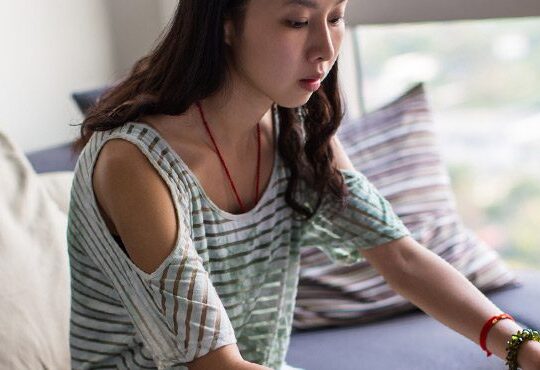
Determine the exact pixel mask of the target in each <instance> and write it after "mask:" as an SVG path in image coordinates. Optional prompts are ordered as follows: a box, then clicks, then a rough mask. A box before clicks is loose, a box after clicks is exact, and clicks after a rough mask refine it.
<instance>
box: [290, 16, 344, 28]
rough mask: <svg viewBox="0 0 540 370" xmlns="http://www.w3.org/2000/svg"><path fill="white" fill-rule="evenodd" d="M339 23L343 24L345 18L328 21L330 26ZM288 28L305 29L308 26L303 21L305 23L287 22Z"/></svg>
mask: <svg viewBox="0 0 540 370" xmlns="http://www.w3.org/2000/svg"><path fill="white" fill-rule="evenodd" d="M340 22H345V18H344V17H337V18H334V19H332V20H331V21H330V23H332V24H339V23H340ZM287 23H288V25H289V27H292V28H302V27H305V26H307V25H308V22H307V21H305V22H297V21H287Z"/></svg>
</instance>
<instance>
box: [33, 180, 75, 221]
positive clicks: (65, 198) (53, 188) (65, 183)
mask: <svg viewBox="0 0 540 370" xmlns="http://www.w3.org/2000/svg"><path fill="white" fill-rule="evenodd" d="M38 176H39V178H40V179H41V182H42V184H43V185H45V188H46V189H47V192H48V193H49V195H50V196H51V198H52V199H53V201H54V202H55V203H56V205H57V206H58V208H60V210H61V211H62V212H63V213H65V214H66V215H67V214H68V211H69V199H70V192H71V184H72V182H73V171H58V172H45V173H40V174H38Z"/></svg>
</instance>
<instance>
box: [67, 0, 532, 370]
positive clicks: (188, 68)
mask: <svg viewBox="0 0 540 370" xmlns="http://www.w3.org/2000/svg"><path fill="white" fill-rule="evenodd" d="M346 6H347V0H338V1H336V0H275V1H267V0H232V1H225V0H207V1H204V2H203V1H201V0H182V1H180V2H179V5H178V8H177V10H176V14H175V17H174V20H173V22H172V24H171V26H170V28H169V30H168V32H167V33H166V34H165V36H164V37H163V39H162V40H161V42H160V43H159V44H158V45H157V46H156V48H155V49H154V50H153V51H152V52H151V53H150V54H149V55H148V56H146V57H145V58H143V59H141V60H140V61H139V62H138V63H136V64H135V66H134V68H133V70H132V71H131V73H130V74H129V75H128V76H127V77H126V78H125V79H124V80H123V81H121V82H120V83H119V84H118V85H116V86H114V87H113V88H112V89H111V90H110V91H108V93H107V94H106V95H105V96H104V97H103V98H102V99H101V100H100V101H99V103H98V104H97V105H96V106H95V107H94V108H93V109H92V111H91V112H90V113H89V115H88V116H87V118H86V119H85V121H84V122H83V125H82V128H81V138H80V139H79V140H78V141H77V143H76V145H75V147H77V148H84V149H83V150H82V152H81V155H80V157H79V161H78V163H77V168H76V170H75V180H74V183H73V190H72V199H71V205H70V214H69V225H68V244H69V251H70V257H71V273H72V321H71V353H72V363H73V367H74V368H90V367H99V368H107V367H110V368H156V367H157V368H159V369H165V368H174V369H186V368H189V369H190V370H192V369H268V368H272V369H280V368H285V366H286V365H285V363H284V357H285V354H286V351H287V346H288V341H289V335H290V330H291V322H292V315H293V308H294V298H295V294H296V284H297V279H298V267H299V249H300V248H301V247H302V246H307V245H310V246H313V245H316V246H318V247H319V248H321V249H323V250H324V251H325V252H326V253H327V254H328V256H329V257H330V258H332V259H333V260H334V261H336V262H340V263H354V262H358V261H360V260H361V259H362V258H366V259H367V260H368V262H369V263H371V264H372V265H373V266H374V267H375V268H376V269H377V270H378V271H379V272H380V273H381V274H382V275H383V276H384V277H385V279H386V280H387V281H388V282H389V283H390V284H391V285H392V286H393V287H394V288H395V289H396V290H397V291H398V292H399V293H401V294H403V295H404V296H406V297H407V298H409V299H410V300H411V301H412V302H414V303H415V304H417V305H418V306H419V307H420V308H422V309H423V310H424V311H426V312H427V313H429V314H431V315H432V316H434V317H435V318H437V319H439V320H440V321H442V322H443V323H445V324H447V325H448V326H450V327H452V328H453V329H455V330H457V331H459V332H460V333H461V334H463V335H465V336H467V337H468V338H470V339H471V340H475V341H478V339H477V337H478V333H479V332H480V329H481V328H482V324H483V323H484V322H486V320H487V319H488V318H489V317H490V316H492V315H497V314H499V313H501V311H500V310H499V309H498V308H497V307H495V306H494V305H493V304H492V303H491V302H490V301H489V300H487V299H486V298H485V297H484V296H483V295H482V294H481V293H480V292H479V291H478V290H476V288H474V286H472V285H471V284H470V283H469V282H468V281H467V280H466V279H465V278H464V277H463V276H462V275H460V274H459V273H458V272H457V271H456V270H454V269H453V268H452V267H450V265H448V264H447V263H446V262H444V261H443V260H442V259H440V258H439V257H437V256H436V255H434V254H432V253H431V252H429V251H427V250H426V249H425V248H423V247H421V246H419V245H418V244H417V243H416V242H415V241H414V240H412V239H411V237H410V235H409V232H408V230H407V229H406V228H405V227H404V225H403V224H402V223H401V221H400V220H399V219H398V218H397V216H396V215H395V214H394V212H393V211H392V209H391V207H390V205H389V204H388V202H387V201H386V200H385V199H384V198H382V197H381V196H380V195H379V193H378V192H377V191H376V189H374V188H373V187H372V186H371V184H370V183H369V182H368V181H367V180H366V178H365V177H364V176H363V175H361V174H360V173H358V172H357V171H355V169H354V168H353V167H352V165H351V163H350V161H349V159H348V158H347V155H346V154H345V153H344V151H343V149H342V147H341V145H340V143H339V141H338V140H337V138H336V137H335V136H334V134H335V132H336V130H337V128H338V127H339V124H340V121H341V119H342V117H343V107H342V104H341V97H340V93H339V89H338V63H337V58H338V55H339V50H340V46H341V42H342V39H343V35H344V32H345V26H344V21H343V17H344V13H345V8H346ZM375 247H376V248H375ZM441 276H443V277H444V278H443V279H442V280H443V281H444V285H440V284H434V283H431V282H432V281H441ZM435 277H437V279H435ZM441 290H442V292H443V293H444V294H440V293H441ZM518 329H520V327H519V326H518V325H516V324H515V323H514V322H512V320H502V321H501V322H500V323H499V324H497V325H495V326H494V327H493V328H492V329H491V330H490V333H489V336H488V337H487V347H488V348H489V349H490V350H491V351H493V352H494V353H495V354H496V355H498V356H500V357H502V358H504V357H505V355H506V353H505V345H506V340H507V339H508V338H509V337H510V335H511V334H513V333H515V332H516V331H517V330H518ZM538 347H540V343H536V342H534V341H528V342H526V343H525V344H524V345H522V347H521V350H520V351H519V356H520V357H519V362H520V364H521V365H522V366H523V368H524V369H526V368H527V366H528V368H529V369H532V368H534V367H533V366H534V365H533V364H534V363H536V364H538V363H540V360H539V358H540V355H539V353H540V350H539V349H538ZM534 361H536V362H534ZM358 368H362V364H361V363H359V364H358Z"/></svg>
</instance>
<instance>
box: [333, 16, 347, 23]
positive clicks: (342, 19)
mask: <svg viewBox="0 0 540 370" xmlns="http://www.w3.org/2000/svg"><path fill="white" fill-rule="evenodd" d="M341 21H343V23H345V18H343V17H337V18H334V19H332V20H331V22H332V24H338V23H340V22H341Z"/></svg>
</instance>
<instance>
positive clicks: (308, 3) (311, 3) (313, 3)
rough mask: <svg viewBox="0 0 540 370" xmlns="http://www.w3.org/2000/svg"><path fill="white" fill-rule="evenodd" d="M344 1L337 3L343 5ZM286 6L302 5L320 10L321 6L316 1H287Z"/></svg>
mask: <svg viewBox="0 0 540 370" xmlns="http://www.w3.org/2000/svg"><path fill="white" fill-rule="evenodd" d="M344 1H345V0H338V1H336V5H337V4H341V3H342V2H344ZM284 5H286V6H287V5H300V6H304V7H306V8H311V9H319V4H318V3H317V2H316V1H314V0H285V3H284Z"/></svg>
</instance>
